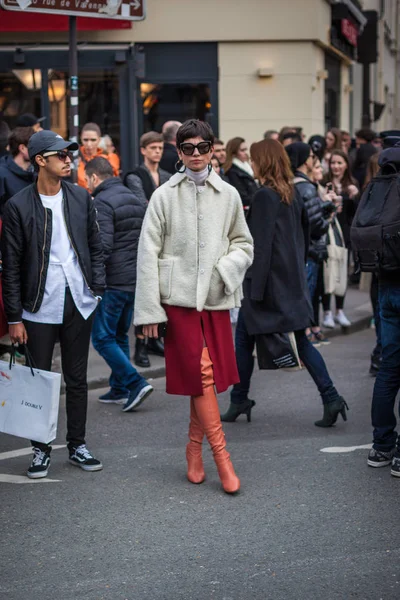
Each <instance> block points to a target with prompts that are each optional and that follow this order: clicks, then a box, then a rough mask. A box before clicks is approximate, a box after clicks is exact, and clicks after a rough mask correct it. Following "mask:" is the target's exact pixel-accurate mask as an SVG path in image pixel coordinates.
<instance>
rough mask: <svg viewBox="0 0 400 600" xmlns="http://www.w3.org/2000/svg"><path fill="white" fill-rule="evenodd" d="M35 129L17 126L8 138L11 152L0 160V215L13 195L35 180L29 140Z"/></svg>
mask: <svg viewBox="0 0 400 600" xmlns="http://www.w3.org/2000/svg"><path fill="white" fill-rule="evenodd" d="M33 134H34V131H33V129H32V128H31V127H16V128H15V129H13V131H12V132H11V134H10V136H9V138H8V145H9V148H10V154H9V155H8V156H4V157H3V158H2V159H1V160H0V216H1V215H2V214H3V211H4V206H5V204H6V202H7V200H9V199H10V198H11V197H12V196H14V195H15V194H17V193H18V192H20V191H21V190H22V189H24V188H25V187H27V186H28V185H31V183H33V181H34V172H33V168H32V163H31V161H30V160H29V155H28V142H29V140H30V138H31V136H32V135H33Z"/></svg>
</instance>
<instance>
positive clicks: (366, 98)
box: [362, 63, 371, 127]
mask: <svg viewBox="0 0 400 600" xmlns="http://www.w3.org/2000/svg"><path fill="white" fill-rule="evenodd" d="M362 112H363V114H362V127H371V110H370V65H369V63H363V98H362Z"/></svg>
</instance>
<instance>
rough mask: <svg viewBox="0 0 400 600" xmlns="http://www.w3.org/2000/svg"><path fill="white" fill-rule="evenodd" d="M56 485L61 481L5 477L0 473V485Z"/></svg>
mask: <svg viewBox="0 0 400 600" xmlns="http://www.w3.org/2000/svg"><path fill="white" fill-rule="evenodd" d="M39 481H40V482H41V483H58V482H59V481H61V479H49V478H48V477H43V478H42V479H29V477H26V476H25V475H5V474H4V473H0V483H38V482H39Z"/></svg>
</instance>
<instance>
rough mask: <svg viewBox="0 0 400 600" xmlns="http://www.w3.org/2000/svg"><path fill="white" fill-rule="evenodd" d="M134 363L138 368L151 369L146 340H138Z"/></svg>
mask: <svg viewBox="0 0 400 600" xmlns="http://www.w3.org/2000/svg"><path fill="white" fill-rule="evenodd" d="M133 361H134V363H135V365H136V366H137V367H144V368H147V367H150V361H149V357H148V356H147V346H146V342H145V341H144V340H139V338H137V339H136V346H135V355H134V357H133Z"/></svg>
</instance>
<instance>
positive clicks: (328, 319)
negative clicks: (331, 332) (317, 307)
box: [322, 310, 335, 329]
mask: <svg viewBox="0 0 400 600" xmlns="http://www.w3.org/2000/svg"><path fill="white" fill-rule="evenodd" d="M322 325H323V326H324V327H327V328H328V329H335V321H334V320H333V315H332V311H331V310H327V311H326V312H325V313H324V320H323V322H322Z"/></svg>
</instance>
